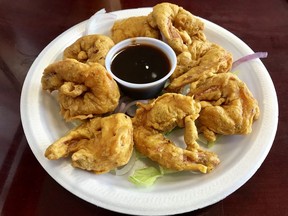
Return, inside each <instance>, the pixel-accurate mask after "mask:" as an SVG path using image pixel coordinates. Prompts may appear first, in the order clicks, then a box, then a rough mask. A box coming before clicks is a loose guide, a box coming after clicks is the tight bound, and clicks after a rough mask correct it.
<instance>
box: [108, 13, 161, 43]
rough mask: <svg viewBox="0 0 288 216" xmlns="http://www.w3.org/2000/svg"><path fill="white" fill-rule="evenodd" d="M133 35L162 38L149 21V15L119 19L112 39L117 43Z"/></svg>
mask: <svg viewBox="0 0 288 216" xmlns="http://www.w3.org/2000/svg"><path fill="white" fill-rule="evenodd" d="M133 37H151V38H156V39H158V38H160V32H159V30H158V29H157V28H152V27H151V26H150V25H149V24H148V22H147V16H137V17H130V18H127V19H123V20H118V21H116V22H115V23H114V25H113V27H112V39H113V41H114V42H115V43H118V42H120V41H122V40H125V39H128V38H133Z"/></svg>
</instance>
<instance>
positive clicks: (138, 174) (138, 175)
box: [129, 166, 163, 187]
mask: <svg viewBox="0 0 288 216" xmlns="http://www.w3.org/2000/svg"><path fill="white" fill-rule="evenodd" d="M162 176H163V174H162V173H161V171H160V170H158V169H157V168H155V167H152V166H151V167H145V168H141V169H138V170H135V172H134V174H133V175H131V176H129V181H130V182H132V183H133V184H135V185H136V186H145V187H148V186H151V185H153V184H154V182H155V181H156V180H157V179H158V178H159V177H162Z"/></svg>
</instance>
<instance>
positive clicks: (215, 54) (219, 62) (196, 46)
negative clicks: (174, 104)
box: [166, 41, 233, 92]
mask: <svg viewBox="0 0 288 216" xmlns="http://www.w3.org/2000/svg"><path fill="white" fill-rule="evenodd" d="M189 53H190V55H189V54H187V53H186V54H185V55H184V53H182V54H180V55H179V56H178V57H179V58H178V66H177V68H176V70H175V73H174V74H173V75H172V76H171V79H170V81H171V82H170V84H169V86H168V87H167V89H166V90H167V91H169V92H179V91H180V90H181V88H182V87H184V86H185V85H187V84H189V83H192V82H195V81H197V80H198V79H200V78H207V77H210V76H212V75H213V74H217V73H225V72H228V71H229V70H230V69H231V67H232V61H233V60H232V55H231V53H229V52H228V51H226V50H225V49H224V48H222V47H220V46H218V45H217V44H214V43H210V42H208V41H205V42H203V41H194V42H193V43H192V44H191V45H190V46H189ZM183 55H184V56H183ZM183 58H185V59H184V60H183ZM183 65H184V66H183ZM186 69H188V71H185V70H186Z"/></svg>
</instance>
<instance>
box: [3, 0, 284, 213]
mask: <svg viewBox="0 0 288 216" xmlns="http://www.w3.org/2000/svg"><path fill="white" fill-rule="evenodd" d="M159 2H160V1H156V0H154V1H144V0H138V1H134V0H97V1H96V0H95V1H83V0H74V1H68V0H57V1H44V0H22V1H11V0H9V1H8V0H1V1H0V82H1V84H0V117H1V118H0V142H1V144H0V212H1V215H7V216H10V215H22V216H24V215H29V216H31V215H41V216H43V215H116V213H115V212H111V211H109V210H105V209H103V208H101V207H97V206H94V205H92V204H90V203H88V202H86V201H83V200H82V199H80V198H78V197H76V196H75V195H73V194H72V193H70V192H69V191H67V190H65V189H64V188H63V187H61V186H60V185H59V184H58V183H57V182H56V181H55V180H53V179H52V178H51V177H50V176H49V175H48V174H47V173H46V171H45V170H44V169H43V168H42V167H41V165H40V164H39V163H38V161H37V160H36V158H35V157H34V155H33V153H32V151H31V150H30V148H29V145H28V143H27V141H26V138H25V135H24V133H23V128H22V124H21V119H20V96H21V89H22V85H23V82H24V80H25V77H26V74H27V72H28V70H29V68H30V66H31V64H32V63H33V61H34V60H35V58H36V57H37V56H38V54H39V53H40V52H41V50H42V49H43V48H44V47H45V46H47V45H48V44H49V42H50V41H52V40H53V39H54V38H55V37H57V36H58V35H59V34H60V33H62V32H63V31H65V30H66V29H68V28H70V27H72V26H73V25H75V24H77V23H79V22H81V21H83V20H86V19H88V18H89V17H90V16H91V15H93V14H94V13H95V12H96V11H98V10H99V9H101V8H106V10H107V11H115V10H121V9H128V8H137V7H150V6H154V5H155V4H156V3H159ZM172 2H173V3H176V4H178V5H181V6H183V7H184V8H185V9H187V10H189V11H191V12H192V13H193V14H195V15H198V16H200V17H203V18H206V19H208V20H210V21H212V22H214V23H216V24H219V25H221V26H222V27H224V28H226V29H227V30H229V31H231V32H232V33H234V34H235V35H237V36H238V37H239V38H241V39H242V40H243V41H245V42H246V43H247V44H248V45H249V46H250V47H251V48H252V49H253V50H254V51H267V52H268V53H269V57H268V58H266V59H263V63H264V65H265V66H266V68H267V70H268V71H269V73H270V75H271V78H272V80H273V83H274V85H275V88H276V92H277V95H278V102H279V124H278V130H277V134H276V137H275V140H274V143H273V146H272V148H271V150H270V152H269V154H268V156H267V158H266V159H265V161H264V162H263V164H262V166H261V167H260V168H259V170H258V171H257V172H256V173H255V175H253V177H252V178H251V179H250V180H249V181H248V182H247V183H246V184H244V185H243V186H242V187H241V188H239V189H238V190H237V191H236V192H234V193H232V194H231V195H229V196H228V197H226V198H225V199H223V200H221V201H219V202H218V203H215V204H213V205H211V206H208V207H205V208H203V209H200V210H196V211H193V212H188V213H186V215H223V216H224V215H281V216H283V215H288V207H287V206H288V205H287V203H288V168H287V152H288V145H287V140H288V133H287V132H288V130H287V127H286V126H287V122H288V107H287V104H288V103H287V92H288V85H287V81H288V70H287V68H288V51H287V48H288V1H287V0H274V1H268V0H254V1H250V0H249V1H248V0H247V1H243V0H234V1H228V0H225V1H220V0H213V1H212V0H210V1H209V0H187V1H184V0H182V1H181V0H178V1H172Z"/></svg>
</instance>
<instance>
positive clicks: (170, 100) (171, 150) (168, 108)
mask: <svg viewBox="0 0 288 216" xmlns="http://www.w3.org/2000/svg"><path fill="white" fill-rule="evenodd" d="M138 106H139V108H138V109H137V110H136V115H135V116H134V118H133V126H134V142H135V147H136V149H137V150H138V151H139V152H141V153H142V154H144V155H146V156H148V157H149V158H150V159H152V160H154V161H156V162H158V163H159V164H160V165H162V166H164V167H166V168H169V169H172V170H179V171H182V170H191V171H200V172H202V173H206V172H208V171H211V170H212V169H214V167H215V166H217V165H218V164H219V162H220V160H219V158H218V156H217V155H216V154H215V153H212V152H209V151H206V150H204V149H202V148H200V146H199V145H198V143H197V141H196V140H197V139H198V132H197V128H196V126H195V120H196V119H197V118H198V116H199V112H200V110H201V106H200V103H199V102H197V101H195V100H194V99H193V97H190V96H185V95H181V94H175V93H166V94H163V95H162V96H160V97H158V98H157V99H155V100H152V101H151V102H150V103H149V104H142V103H139V104H138ZM176 126H178V127H180V128H183V127H184V128H185V132H184V140H185V143H186V145H187V148H186V149H183V148H181V147H178V146H177V145H175V144H174V143H173V142H172V141H170V140H169V139H168V138H166V137H165V135H164V134H165V133H167V132H169V131H172V130H173V129H174V128H175V127H176Z"/></svg>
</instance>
